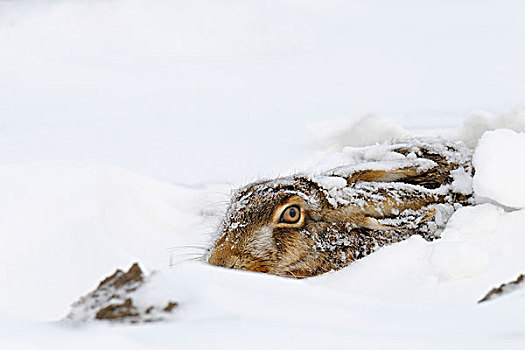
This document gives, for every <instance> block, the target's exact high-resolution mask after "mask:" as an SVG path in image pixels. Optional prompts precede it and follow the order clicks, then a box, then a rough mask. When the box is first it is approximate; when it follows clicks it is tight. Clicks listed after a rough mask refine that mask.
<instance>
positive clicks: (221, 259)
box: [208, 254, 239, 269]
mask: <svg viewBox="0 0 525 350" xmlns="http://www.w3.org/2000/svg"><path fill="white" fill-rule="evenodd" d="M208 262H209V263H210V264H211V265H215V266H222V267H226V268H228V269H235V268H238V266H236V265H237V263H238V262H239V257H238V256H236V255H228V256H221V254H212V255H211V256H210V258H209V259H208Z"/></svg>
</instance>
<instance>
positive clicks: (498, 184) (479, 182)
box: [473, 129, 525, 208]
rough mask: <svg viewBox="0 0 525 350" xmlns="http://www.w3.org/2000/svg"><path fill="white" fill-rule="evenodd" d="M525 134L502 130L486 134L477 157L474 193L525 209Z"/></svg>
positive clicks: (481, 141) (480, 143)
mask: <svg viewBox="0 0 525 350" xmlns="http://www.w3.org/2000/svg"><path fill="white" fill-rule="evenodd" d="M524 150H525V133H517V132H514V131H512V130H507V129H500V130H495V131H489V132H486V133H485V134H483V136H482V137H481V139H480V140H479V145H478V147H477V148H476V152H475V154H474V159H473V163H474V167H475V168H476V175H475V176H474V182H473V185H474V190H475V191H476V193H477V194H478V195H479V196H484V197H488V198H490V199H493V200H495V201H498V202H500V203H501V204H504V205H506V206H509V207H516V208H525V181H524V180H523V176H524V174H525V161H524V159H525V158H524V155H523V151H524Z"/></svg>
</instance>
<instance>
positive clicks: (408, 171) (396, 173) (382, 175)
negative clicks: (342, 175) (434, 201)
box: [346, 168, 420, 184]
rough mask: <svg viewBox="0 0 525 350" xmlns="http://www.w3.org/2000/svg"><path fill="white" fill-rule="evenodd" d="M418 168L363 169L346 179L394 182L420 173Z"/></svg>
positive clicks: (349, 181) (352, 181)
mask: <svg viewBox="0 0 525 350" xmlns="http://www.w3.org/2000/svg"><path fill="white" fill-rule="evenodd" d="M419 174H420V171H418V170H417V169H416V168H402V169H394V170H361V171H358V172H355V173H353V174H352V176H350V177H349V178H347V179H346V181H347V182H348V184H351V183H354V182H359V181H367V182H370V181H375V182H394V181H399V180H403V179H406V178H410V177H413V176H416V175H419Z"/></svg>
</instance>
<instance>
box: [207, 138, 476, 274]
mask: <svg viewBox="0 0 525 350" xmlns="http://www.w3.org/2000/svg"><path fill="white" fill-rule="evenodd" d="M456 146H457V145H456V144H452V143H451V144H450V145H448V148H447V149H448V151H450V152H454V151H455V148H454V147H456ZM393 150H394V151H395V152H398V153H401V154H408V153H410V152H414V147H411V148H405V147H404V146H397V147H396V146H395V145H394V146H393ZM416 151H417V153H418V157H419V158H426V159H431V160H433V161H434V162H436V164H437V166H434V167H432V168H431V169H426V170H421V169H420V168H419V167H417V166H413V167H405V168H401V169H394V170H390V171H385V170H361V171H356V172H351V174H350V175H349V176H347V177H345V179H346V182H347V188H348V189H349V191H355V193H356V196H357V197H355V200H352V201H349V203H346V204H345V205H334V203H332V202H331V201H330V200H329V198H328V195H327V192H326V190H325V189H324V188H322V186H320V185H319V183H317V182H316V181H314V180H313V179H312V178H310V177H307V176H300V175H295V176H291V177H286V178H280V179H276V180H268V181H261V182H256V183H253V184H250V185H248V186H246V187H244V188H242V189H240V190H239V191H238V192H237V193H236V195H235V196H234V198H233V199H232V204H231V206H230V208H229V210H228V213H227V215H226V218H225V219H224V222H223V224H222V227H221V237H220V238H219V239H218V241H217V242H216V243H215V245H214V247H213V248H212V251H211V254H210V255H209V258H208V261H209V263H210V264H213V265H217V266H224V267H228V268H235V269H242V270H250V271H258V272H265V273H271V274H276V275H281V276H288V277H295V278H303V277H309V276H314V275H317V274H320V273H324V272H327V271H330V270H337V269H340V268H342V267H344V266H347V265H348V264H349V263H350V262H352V261H354V260H356V259H358V258H361V257H363V256H365V255H367V254H369V253H370V252H372V251H373V250H375V249H376V248H377V247H380V246H383V245H385V244H389V243H393V242H398V241H400V240H403V239H405V238H407V237H409V236H411V235H413V234H420V235H422V236H423V237H424V238H425V239H428V240H431V239H434V238H435V236H434V232H430V231H429V230H424V229H423V226H424V225H426V224H427V223H428V222H429V221H431V220H432V219H433V216H434V209H433V208H432V205H434V204H437V203H454V202H457V203H461V204H466V203H467V202H468V200H469V196H467V195H462V194H458V193H454V192H453V191H451V190H448V191H441V192H440V191H434V190H432V189H436V188H439V187H440V186H443V185H445V184H449V183H451V182H452V177H451V171H452V170H455V169H458V168H460V167H462V168H464V169H465V171H468V172H470V171H471V168H470V164H469V162H466V163H462V164H457V163H453V162H450V161H449V160H448V158H447V157H445V156H444V155H441V154H437V153H436V152H435V151H433V149H432V148H431V147H429V149H427V148H425V147H424V146H418V147H417V149H416ZM458 152H459V151H458ZM352 193H353V192H352ZM352 198H353V197H352ZM290 205H294V206H297V207H298V208H299V210H300V213H301V219H300V220H299V221H298V222H296V223H286V222H282V219H280V218H281V213H282V212H283V211H284V210H286V209H287V208H288V207H289V206H290ZM412 211H413V212H416V213H417V215H419V216H418V217H416V218H415V219H414V220H413V222H411V223H410V225H409V226H410V227H409V226H397V227H391V226H388V225H384V224H382V223H381V222H380V221H379V220H381V219H385V218H395V217H396V216H398V215H400V214H402V213H407V212H412ZM279 220H281V221H279ZM427 231H428V232H427Z"/></svg>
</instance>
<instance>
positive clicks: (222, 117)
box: [0, 0, 525, 350]
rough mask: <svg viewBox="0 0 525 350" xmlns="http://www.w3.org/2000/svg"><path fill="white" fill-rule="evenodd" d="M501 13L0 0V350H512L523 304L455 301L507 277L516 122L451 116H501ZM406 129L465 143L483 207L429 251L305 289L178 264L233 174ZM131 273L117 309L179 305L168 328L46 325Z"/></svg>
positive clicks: (514, 272)
mask: <svg viewBox="0 0 525 350" xmlns="http://www.w3.org/2000/svg"><path fill="white" fill-rule="evenodd" d="M523 10H525V9H524V6H523V3H522V2H520V1H510V0H509V1H493V2H491V1H487V2H473V1H465V2H461V3H459V2H455V1H454V2H453V1H443V2H432V1H402V4H401V3H400V2H388V1H367V2H361V1H342V0H334V1H317V0H307V1H298V0H287V1H285V0H283V1H276V2H260V1H251V0H249V1H240V0H239V1H237V0H224V1H222V0H221V1H211V0H199V1H186V0H177V1H167V0H161V1H155V2H151V1H145V0H130V1H120V0H108V1H80V0H76V1H61V0H56V1H55V0H49V1H39V2H37V1H32V0H23V1H5V0H4V1H0V47H1V53H0V266H1V268H0V286H1V288H0V349H72V348H73V349H93V348H100V349H109V348H126V349H137V350H140V349H171V348H176V349H199V348H250V349H257V348H261V349H263V348H264V349H269V348H277V347H285V348H303V349H308V348H321V347H322V348H341V347H342V346H343V347H344V346H347V347H350V346H351V347H352V348H354V347H355V348H364V349H368V348H375V349H377V348H387V347H388V348H402V349H422V348H428V349H434V348H435V349H465V348H475V349H494V348H497V349H499V348H505V349H523V348H524V347H525V332H524V328H523V314H524V312H525V287H524V286H522V287H520V288H517V289H516V290H514V291H513V292H512V293H509V294H508V295H505V296H502V297H499V298H495V299H493V300H491V301H489V302H486V303H482V304H477V303H476V302H477V300H479V299H481V298H482V297H483V296H484V295H485V294H486V293H487V292H488V291H489V290H490V289H491V288H493V287H496V286H499V285H500V284H501V283H503V282H508V281H511V280H514V279H515V278H516V277H517V276H518V275H519V274H520V273H525V254H523V250H524V248H523V247H525V234H524V230H523V227H524V225H525V211H524V210H525V209H524V208H525V200H524V199H525V186H524V182H523V180H522V176H521V174H522V173H523V172H522V171H523V170H524V164H525V158H524V155H523V150H524V149H525V148H524V147H525V109H520V108H516V109H514V110H511V111H507V112H501V113H499V112H498V113H494V112H484V111H478V112H471V111H472V110H474V109H482V110H488V111H494V110H503V109H505V108H509V106H515V105H516V104H518V105H519V104H520V103H521V104H523V103H525V101H523V96H524V94H525V90H524V85H523V81H524V79H525V66H524V65H523V64H522V62H523V61H524V60H525V50H524V49H523V45H522V42H523V33H525V22H524V21H522V18H521V17H522V13H523ZM488 24H490V25H488ZM367 109H373V110H374V111H376V112H377V114H375V113H372V112H367V111H365V112H358V113H356V112H355V111H359V110H367ZM349 113H350V114H352V115H354V117H349V118H348V117H344V116H347V115H348V114H349ZM378 115H380V116H384V117H379V116H378ZM467 115H470V116H469V117H467V118H466V119H465V121H464V122H463V125H460V123H461V120H463V118H464V116H467ZM332 117H334V118H337V119H334V120H329V121H326V119H331V118H332ZM323 120H325V121H323ZM307 124H308V127H306V126H305V125H307ZM306 128H308V130H310V131H311V132H312V134H314V136H315V137H317V140H318V143H319V145H320V147H316V146H314V145H313V142H312V138H311V136H309V135H308V133H307V132H306ZM422 135H429V136H443V137H447V138H450V139H454V140H460V141H463V142H465V144H466V145H467V146H469V147H471V148H473V149H474V165H475V167H476V174H475V176H474V181H473V189H474V193H475V194H476V196H479V198H480V200H479V202H480V203H481V202H485V204H479V205H476V206H472V207H466V208H462V209H460V210H458V211H457V212H456V213H454V215H453V216H452V218H451V219H450V221H449V222H448V224H447V226H446V228H445V230H444V232H443V233H442V235H441V236H442V238H441V239H439V240H436V241H433V242H426V241H424V240H423V239H420V238H418V237H412V238H410V239H408V240H406V241H404V242H402V243H399V244H395V245H392V246H388V247H384V248H382V249H380V250H378V251H377V252H376V253H374V254H372V255H370V256H368V257H366V258H364V259H361V260H359V261H357V262H355V263H353V264H352V265H351V266H349V267H347V268H345V269H343V270H340V271H337V272H333V273H329V274H325V275H322V276H319V277H316V278H310V279H306V280H291V279H285V278H280V277H276V276H270V275H265V274H257V273H249V272H243V271H233V270H226V269H221V268H217V267H213V266H209V265H206V264H204V263H203V262H199V261H191V259H193V258H195V257H198V256H200V255H201V254H202V253H203V250H204V248H205V247H208V246H209V245H210V244H211V242H212V241H213V239H214V238H215V235H214V234H215V230H216V227H217V225H218V222H219V221H220V220H221V215H222V214H223V212H224V210H225V209H226V206H227V204H228V200H229V194H230V190H231V189H232V188H235V187H237V186H239V185H242V184H243V183H246V182H247V180H248V179H257V178H259V177H260V176H273V175H277V174H280V175H282V174H288V173H292V172H296V171H312V170H313V171H324V170H327V169H331V168H334V167H337V166H340V165H345V164H346V165H347V164H355V163H357V162H374V161H375V160H377V159H382V160H384V158H383V157H384V156H385V154H386V153H385V152H384V149H383V151H381V149H382V146H377V143H381V142H383V141H388V140H390V139H402V138H404V137H410V136H422ZM372 145H373V146H374V147H367V146H372ZM390 161H391V162H393V163H392V164H394V163H395V162H396V161H398V160H397V159H390ZM380 166H382V167H388V166H389V165H388V164H387V163H383V164H381V165H380ZM455 180H456V181H455V182H454V184H453V186H457V187H456V188H459V189H462V190H464V191H465V192H469V191H470V190H471V189H470V187H469V184H468V183H467V182H466V181H464V180H465V179H464V176H462V174H459V173H458V174H457V176H455ZM227 181H229V182H231V183H226V182H227ZM175 183H179V184H175ZM180 183H184V184H186V185H180ZM326 185H327V186H330V187H334V188H337V187H338V184H337V183H336V182H330V181H328V182H327V184H326ZM500 204H501V205H500ZM186 260H188V261H186ZM134 261H138V262H139V263H140V264H141V266H142V268H143V269H145V270H146V271H147V272H151V271H154V270H155V271H157V272H156V273H155V274H153V275H152V276H151V277H150V280H149V282H148V283H147V284H146V285H145V286H144V288H143V289H140V290H139V291H138V292H137V293H139V295H138V296H137V297H138V299H139V300H140V301H143V302H144V303H145V304H147V303H148V302H151V303H155V302H159V303H162V302H163V301H165V300H167V299H169V300H175V301H177V302H179V307H178V308H176V309H175V310H174V313H173V318H172V319H171V320H170V322H165V323H158V324H148V325H109V324H107V323H104V322H101V323H88V324H85V325H72V324H70V323H68V322H65V321H62V319H63V318H64V317H65V316H66V315H67V313H68V311H69V307H70V305H71V303H73V302H74V301H75V300H77V299H78V298H79V297H80V296H81V295H84V294H86V293H87V292H89V291H91V290H93V289H94V288H95V287H96V285H97V284H98V282H99V281H100V280H101V279H102V278H103V277H104V276H107V275H109V274H111V273H112V272H113V271H114V270H115V269H116V268H121V269H127V268H128V267H129V266H130V265H131V263H132V262H134Z"/></svg>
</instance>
